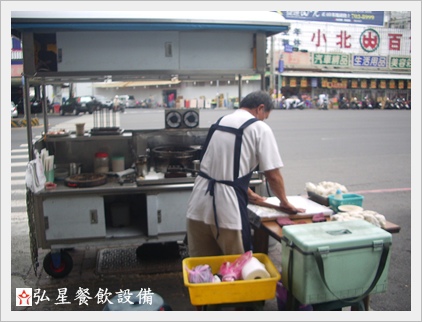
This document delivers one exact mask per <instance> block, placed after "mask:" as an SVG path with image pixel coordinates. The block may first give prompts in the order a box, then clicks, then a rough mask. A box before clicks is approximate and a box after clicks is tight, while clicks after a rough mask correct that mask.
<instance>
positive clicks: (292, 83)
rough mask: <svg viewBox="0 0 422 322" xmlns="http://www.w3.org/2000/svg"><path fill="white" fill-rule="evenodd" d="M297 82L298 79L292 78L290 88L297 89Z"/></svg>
mask: <svg viewBox="0 0 422 322" xmlns="http://www.w3.org/2000/svg"><path fill="white" fill-rule="evenodd" d="M296 85H297V82H296V77H291V78H290V87H296Z"/></svg>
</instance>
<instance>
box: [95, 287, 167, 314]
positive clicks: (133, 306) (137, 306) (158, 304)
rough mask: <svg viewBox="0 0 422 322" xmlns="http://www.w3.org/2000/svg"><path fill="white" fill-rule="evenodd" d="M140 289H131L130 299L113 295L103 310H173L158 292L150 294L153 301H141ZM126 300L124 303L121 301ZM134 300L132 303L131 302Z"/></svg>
mask: <svg viewBox="0 0 422 322" xmlns="http://www.w3.org/2000/svg"><path fill="white" fill-rule="evenodd" d="M139 292H140V291H131V295H130V298H129V300H127V299H126V298H122V297H121V296H120V297H119V295H116V296H113V297H112V298H111V299H110V301H111V302H112V303H109V302H107V304H106V305H105V306H104V308H103V311H171V310H172V309H171V308H170V306H169V305H167V304H166V303H165V302H164V299H163V298H162V297H161V296H160V295H158V294H157V293H151V294H149V295H148V296H150V297H151V301H149V302H146V303H143V301H142V302H139V297H138V296H137V295H138V294H139ZM119 300H120V302H122V301H123V302H124V303H119ZM130 302H132V303H130ZM149 303H151V304H149Z"/></svg>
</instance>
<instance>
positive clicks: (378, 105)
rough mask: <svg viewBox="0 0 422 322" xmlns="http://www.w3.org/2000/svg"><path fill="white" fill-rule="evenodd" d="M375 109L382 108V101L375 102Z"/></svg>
mask: <svg viewBox="0 0 422 322" xmlns="http://www.w3.org/2000/svg"><path fill="white" fill-rule="evenodd" d="M374 109H378V110H381V109H382V102H381V101H378V102H376V103H375V104H374Z"/></svg>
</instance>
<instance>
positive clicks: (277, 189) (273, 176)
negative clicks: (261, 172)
mask: <svg viewBox="0 0 422 322" xmlns="http://www.w3.org/2000/svg"><path fill="white" fill-rule="evenodd" d="M265 176H266V178H267V181H268V183H269V185H270V187H271V190H272V192H273V193H274V194H275V196H276V197H277V198H278V199H280V208H281V210H282V211H284V212H287V213H290V214H296V213H298V212H305V209H302V208H296V207H295V206H293V205H292V204H291V203H290V202H289V201H288V200H287V196H286V190H285V187H284V179H283V176H282V175H281V172H280V169H273V170H268V171H265Z"/></svg>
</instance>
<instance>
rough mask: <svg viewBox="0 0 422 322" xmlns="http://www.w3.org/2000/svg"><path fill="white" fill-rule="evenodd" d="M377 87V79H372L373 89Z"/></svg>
mask: <svg viewBox="0 0 422 322" xmlns="http://www.w3.org/2000/svg"><path fill="white" fill-rule="evenodd" d="M376 88H377V80H376V79H371V89H376Z"/></svg>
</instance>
